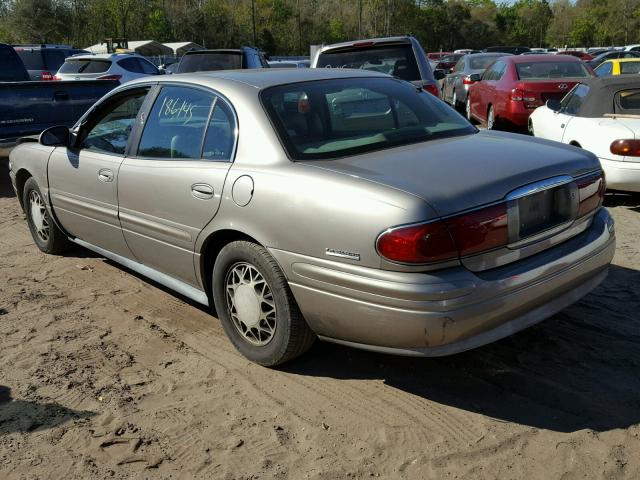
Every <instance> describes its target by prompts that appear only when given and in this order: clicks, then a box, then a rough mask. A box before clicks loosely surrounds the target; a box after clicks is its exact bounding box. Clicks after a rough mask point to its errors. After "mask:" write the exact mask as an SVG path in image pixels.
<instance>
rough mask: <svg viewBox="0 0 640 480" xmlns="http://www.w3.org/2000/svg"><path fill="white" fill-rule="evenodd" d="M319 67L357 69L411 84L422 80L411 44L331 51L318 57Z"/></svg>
mask: <svg viewBox="0 0 640 480" xmlns="http://www.w3.org/2000/svg"><path fill="white" fill-rule="evenodd" d="M317 67H318V68H357V69H361V70H372V71H374V72H380V73H386V74H388V75H393V76H394V77H397V78H400V79H402V80H407V81H409V82H411V81H415V80H420V72H419V71H418V64H417V63H416V56H415V54H414V53H413V49H412V48H411V45H409V44H407V45H390V46H372V47H364V46H363V47H354V49H353V50H351V49H349V50H347V49H345V50H342V49H341V50H336V51H331V50H329V51H327V52H323V53H321V54H320V55H319V56H318V65H317Z"/></svg>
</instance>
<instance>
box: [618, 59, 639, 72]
mask: <svg viewBox="0 0 640 480" xmlns="http://www.w3.org/2000/svg"><path fill="white" fill-rule="evenodd" d="M620 73H621V74H626V73H640V62H635V61H634V62H620Z"/></svg>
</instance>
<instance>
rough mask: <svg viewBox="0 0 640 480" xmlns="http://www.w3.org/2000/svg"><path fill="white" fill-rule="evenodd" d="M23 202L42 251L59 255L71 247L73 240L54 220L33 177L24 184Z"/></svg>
mask: <svg viewBox="0 0 640 480" xmlns="http://www.w3.org/2000/svg"><path fill="white" fill-rule="evenodd" d="M22 204H23V205H24V211H25V214H26V215H27V224H28V225H29V230H30V231H31V236H32V237H33V241H34V242H35V244H36V246H37V247H38V248H39V249H40V250H41V251H42V252H44V253H49V254H52V255H57V254H60V253H63V252H64V251H65V250H68V249H69V247H70V246H71V242H70V241H69V239H68V238H67V237H66V235H65V234H64V233H63V232H62V231H61V230H60V229H59V228H58V227H57V226H56V224H55V223H54V222H53V220H52V218H51V216H50V215H49V211H48V210H47V207H46V204H45V199H44V196H43V195H42V192H41V191H40V187H38V183H37V182H36V180H35V179H34V178H33V177H31V178H29V179H28V180H27V181H26V182H25V184H24V190H23V192H22Z"/></svg>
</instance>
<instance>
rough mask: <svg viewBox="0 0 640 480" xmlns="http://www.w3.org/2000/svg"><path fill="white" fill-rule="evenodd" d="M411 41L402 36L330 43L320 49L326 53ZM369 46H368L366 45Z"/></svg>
mask: <svg viewBox="0 0 640 480" xmlns="http://www.w3.org/2000/svg"><path fill="white" fill-rule="evenodd" d="M411 39H412V37H409V36H402V37H378V38H363V39H360V40H351V41H348V42H340V43H332V44H331V45H325V46H324V47H322V49H321V51H322V52H327V51H329V50H338V49H341V48H349V47H353V46H355V45H357V44H366V43H371V44H372V45H370V46H372V47H373V46H377V45H386V44H396V43H406V44H410V43H411ZM367 46H369V45H367Z"/></svg>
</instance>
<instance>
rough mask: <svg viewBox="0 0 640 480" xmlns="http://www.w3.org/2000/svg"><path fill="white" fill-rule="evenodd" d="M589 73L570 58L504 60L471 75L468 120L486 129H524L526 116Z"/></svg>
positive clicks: (555, 56) (527, 57)
mask: <svg viewBox="0 0 640 480" xmlns="http://www.w3.org/2000/svg"><path fill="white" fill-rule="evenodd" d="M591 76H592V73H591V71H590V70H589V69H588V68H587V67H586V66H585V65H584V64H583V63H582V61H580V60H579V59H577V58H575V57H571V56H569V55H553V56H551V55H546V54H545V55H518V56H510V57H503V58H500V59H499V60H496V62H495V63H493V64H492V65H491V66H490V67H488V68H487V69H486V70H485V72H484V74H482V76H480V75H479V74H472V75H470V79H471V80H473V81H474V84H473V85H471V86H470V88H469V94H468V96H467V105H466V114H467V119H469V120H471V119H475V120H477V121H479V122H486V125H487V128H488V129H489V130H492V129H494V128H498V129H499V128H518V129H520V128H521V129H525V128H526V127H527V121H528V119H529V115H531V113H532V112H533V111H534V110H535V109H536V108H537V107H539V106H540V105H544V103H545V102H546V101H547V100H549V99H554V100H560V99H562V97H564V96H565V95H566V93H567V92H568V91H569V90H570V89H571V88H572V87H573V86H574V85H575V84H576V83H578V82H579V81H581V80H584V79H585V78H589V77H591Z"/></svg>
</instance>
